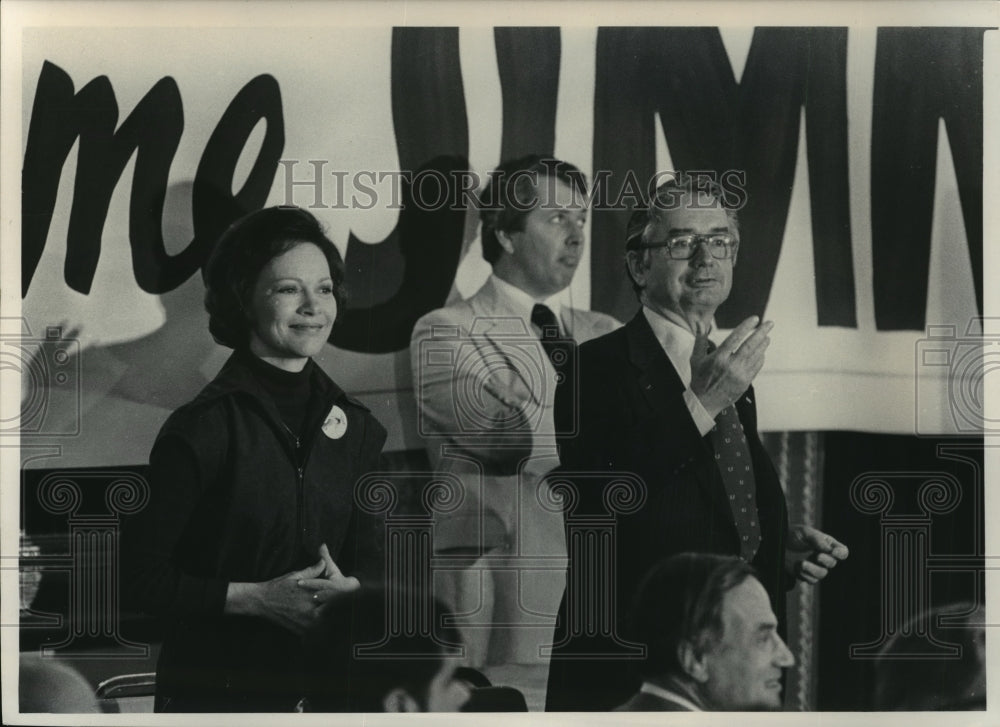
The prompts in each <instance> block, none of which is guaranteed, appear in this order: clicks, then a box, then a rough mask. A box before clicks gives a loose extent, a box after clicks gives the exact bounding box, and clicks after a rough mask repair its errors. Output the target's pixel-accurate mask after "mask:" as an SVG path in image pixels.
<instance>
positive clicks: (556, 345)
mask: <svg viewBox="0 0 1000 727" xmlns="http://www.w3.org/2000/svg"><path fill="white" fill-rule="evenodd" d="M531 322H532V324H533V325H536V326H538V329H539V331H540V338H541V342H542V349H543V350H544V351H545V355H546V356H548V357H549V361H551V362H552V368H554V369H555V370H556V386H558V387H562V386H570V387H572V386H573V380H574V376H573V372H574V369H575V366H576V362H575V356H576V347H575V343H574V341H573V339H572V338H570V337H569V336H567V337H565V338H563V336H562V334H561V333H560V332H559V321H557V320H556V314H555V313H553V312H552V309H551V308H549V307H548V306H547V305H542V304H541V303H536V304H535V307H534V308H532V309H531Z"/></svg>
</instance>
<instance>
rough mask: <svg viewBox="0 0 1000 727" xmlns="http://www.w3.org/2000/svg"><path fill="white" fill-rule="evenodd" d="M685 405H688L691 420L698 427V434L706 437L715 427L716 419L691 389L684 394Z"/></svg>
mask: <svg viewBox="0 0 1000 727" xmlns="http://www.w3.org/2000/svg"><path fill="white" fill-rule="evenodd" d="M684 403H685V404H687V408H688V411H689V412H691V419H693V420H694V425H695V426H696V427H698V433H699V434H700V435H701V436H703V437H704V436H705V435H706V434H708V433H709V432H710V431H712V427H714V426H715V419H713V418H712V415H711V414H709V413H708V411H707V410H706V409H705V407H703V406H702V405H701V401H699V399H698V397H697V396H695V395H694V392H693V391H691V390H690V389H688V390H686V391H685V392H684Z"/></svg>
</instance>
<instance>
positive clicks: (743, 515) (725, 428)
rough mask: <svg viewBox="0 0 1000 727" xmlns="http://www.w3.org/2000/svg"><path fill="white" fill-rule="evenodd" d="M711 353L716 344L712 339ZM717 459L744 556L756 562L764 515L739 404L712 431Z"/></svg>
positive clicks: (724, 412)
mask: <svg viewBox="0 0 1000 727" xmlns="http://www.w3.org/2000/svg"><path fill="white" fill-rule="evenodd" d="M708 350H709V353H711V352H712V351H714V350H715V346H714V345H713V344H712V343H711V342H709V347H708ZM709 439H710V441H711V443H712V449H713V450H714V451H715V462H716V464H717V465H718V467H719V474H720V475H722V482H723V484H724V485H725V488H726V495H727V496H728V498H729V510H730V512H732V514H733V522H735V523H736V531H737V532H738V533H739V536H740V557H741V558H743V560H745V561H746V562H747V563H750V562H751V561H753V558H754V556H755V555H756V554H757V549H758V548H760V542H761V535H760V518H759V517H758V515H757V482H756V480H755V479H754V474H753V463H752V462H751V461H750V447H749V446H748V445H747V438H746V434H745V433H744V432H743V424H742V423H741V422H740V417H739V412H737V411H736V405H735V404H731V405H730V406H727V407H726V408H725V409H723V410H722V411H720V412H719V415H718V416H717V417H716V418H715V426H714V427H712V431H711V432H709Z"/></svg>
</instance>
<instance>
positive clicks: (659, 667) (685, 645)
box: [617, 553, 795, 712]
mask: <svg viewBox="0 0 1000 727" xmlns="http://www.w3.org/2000/svg"><path fill="white" fill-rule="evenodd" d="M777 627H778V619H777V618H776V617H775V615H774V612H773V611H772V610H771V603H770V600H769V599H768V596H767V591H765V590H764V586H763V585H761V583H760V581H759V580H757V578H756V576H755V575H754V570H753V568H752V567H751V566H750V565H749V564H747V562H746V561H744V560H742V559H741V558H738V557H735V556H721V555H709V554H702V553H681V554H679V555H675V556H672V557H670V558H668V559H666V560H664V561H661V562H660V563H659V564H657V565H656V566H654V567H653V569H652V570H651V571H650V572H649V574H648V575H647V576H646V578H645V579H644V580H643V582H642V585H641V586H640V587H639V592H638V595H637V597H636V601H635V605H634V607H633V613H632V620H631V630H632V633H631V634H630V635H631V638H632V640H633V641H635V642H637V643H641V644H645V645H646V650H647V651H646V654H647V656H646V659H645V661H643V662H641V663H640V665H639V668H638V670H639V673H640V675H641V677H642V680H643V682H642V686H641V687H640V688H639V691H638V692H637V693H636V694H635V695H634V696H633V697H632V698H631V699H629V701H628V702H626V703H625V704H623V705H622V706H621V707H619V708H618V710H617V711H624V712H658V711H664V712H685V711H691V712H696V711H710V710H719V711H748V710H777V709H780V708H781V676H782V670H783V669H786V668H788V667H790V666H792V665H793V664H794V663H795V659H794V657H793V656H792V654H791V652H790V651H789V650H788V647H787V646H786V645H785V642H784V641H782V639H781V637H780V636H779V635H778V631H777Z"/></svg>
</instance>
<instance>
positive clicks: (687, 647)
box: [677, 639, 708, 684]
mask: <svg viewBox="0 0 1000 727" xmlns="http://www.w3.org/2000/svg"><path fill="white" fill-rule="evenodd" d="M677 661H679V662H680V664H681V669H683V670H684V673H685V674H687V675H688V676H689V677H691V678H692V679H694V680H695V681H696V682H698V683H699V684H704V683H705V682H707V681H708V663H707V659H706V658H705V655H704V654H703V653H699V652H698V651H697V650H696V649H695V648H694V644H692V643H691V642H690V641H688V640H687V639H683V640H681V642H680V644H678V645H677Z"/></svg>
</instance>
